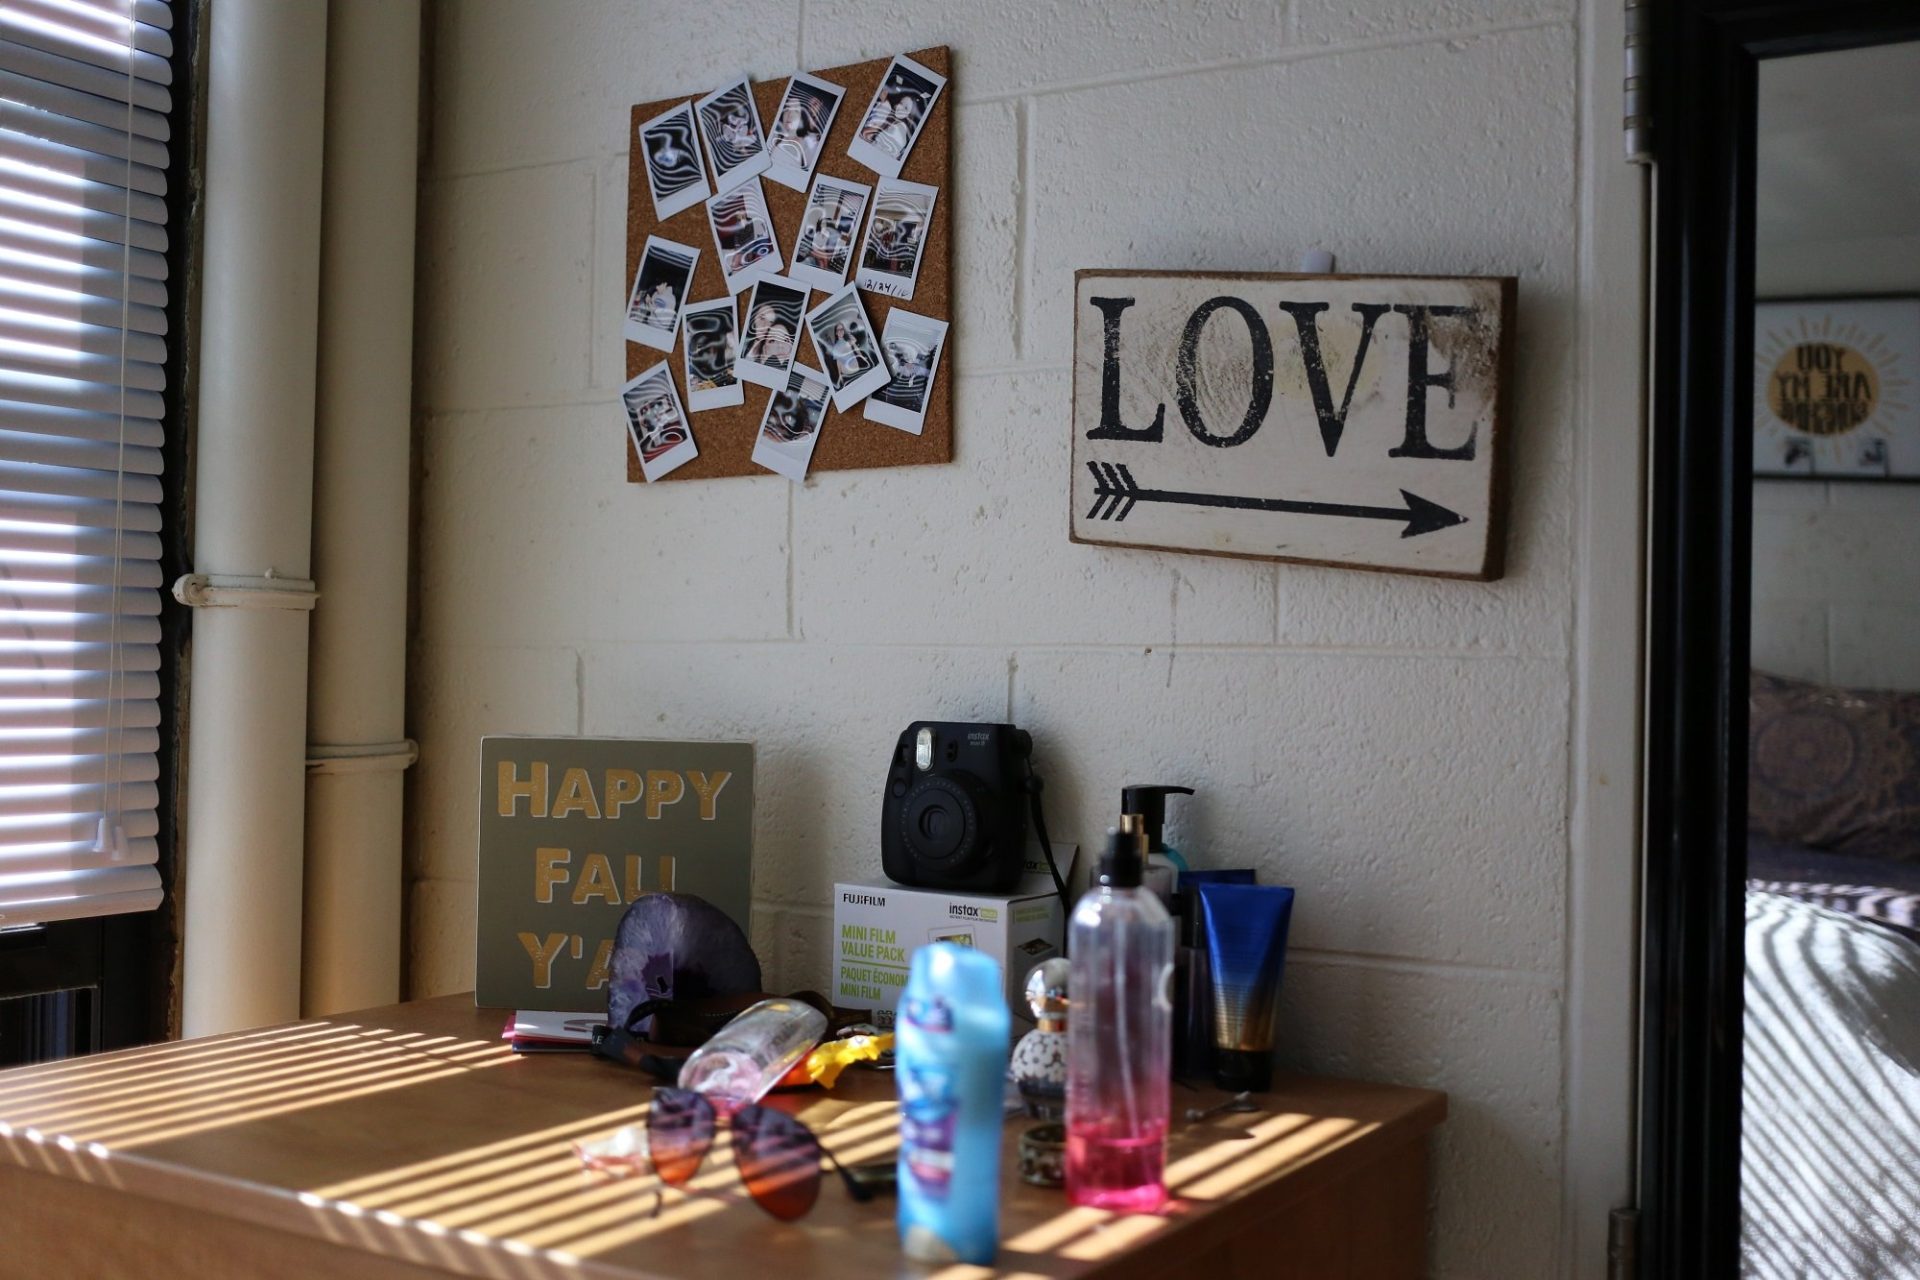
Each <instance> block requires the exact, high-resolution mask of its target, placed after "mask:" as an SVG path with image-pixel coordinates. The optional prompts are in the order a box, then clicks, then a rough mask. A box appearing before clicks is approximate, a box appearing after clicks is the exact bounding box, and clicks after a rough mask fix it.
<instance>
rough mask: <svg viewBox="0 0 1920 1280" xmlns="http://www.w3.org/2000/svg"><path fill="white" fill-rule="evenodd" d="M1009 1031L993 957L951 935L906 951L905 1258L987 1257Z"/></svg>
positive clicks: (899, 1035)
mask: <svg viewBox="0 0 1920 1280" xmlns="http://www.w3.org/2000/svg"><path fill="white" fill-rule="evenodd" d="M1010 1029H1011V1028H1010V1024H1009V1019H1008V1015H1007V997H1006V984H1005V983H1004V982H1002V981H1001V978H1000V965H999V964H998V963H997V962H996V961H995V960H994V959H993V958H992V957H991V956H987V955H985V954H983V953H981V952H978V951H975V950H973V949H972V948H970V947H962V946H956V945H954V944H953V943H950V942H933V943H929V944H927V945H926V946H924V947H921V948H920V949H919V950H918V951H915V952H914V953H913V964H912V968H911V969H910V970H909V972H908V975H907V985H906V988H905V989H904V990H903V991H901V993H900V1009H899V1016H898V1017H896V1018H895V1019H894V1027H893V1031H894V1046H893V1052H894V1073H893V1074H894V1082H895V1084H896V1085H897V1086H898V1087H899V1090H900V1168H899V1182H900V1212H899V1224H900V1248H901V1250H902V1251H903V1252H905V1253H906V1255H907V1256H908V1257H910V1258H918V1259H920V1260H922V1261H925V1262H971V1263H988V1262H992V1261H993V1255H994V1251H995V1250H996V1249H997V1248H998V1247H999V1243H1000V1130H1001V1127H1002V1119H1003V1117H1002V1115H1001V1108H1002V1098H1003V1092H1004V1088H1005V1086H1004V1083H1003V1082H1004V1081H1005V1079H1006V1074H1007V1041H1008V1036H1009V1034H1010Z"/></svg>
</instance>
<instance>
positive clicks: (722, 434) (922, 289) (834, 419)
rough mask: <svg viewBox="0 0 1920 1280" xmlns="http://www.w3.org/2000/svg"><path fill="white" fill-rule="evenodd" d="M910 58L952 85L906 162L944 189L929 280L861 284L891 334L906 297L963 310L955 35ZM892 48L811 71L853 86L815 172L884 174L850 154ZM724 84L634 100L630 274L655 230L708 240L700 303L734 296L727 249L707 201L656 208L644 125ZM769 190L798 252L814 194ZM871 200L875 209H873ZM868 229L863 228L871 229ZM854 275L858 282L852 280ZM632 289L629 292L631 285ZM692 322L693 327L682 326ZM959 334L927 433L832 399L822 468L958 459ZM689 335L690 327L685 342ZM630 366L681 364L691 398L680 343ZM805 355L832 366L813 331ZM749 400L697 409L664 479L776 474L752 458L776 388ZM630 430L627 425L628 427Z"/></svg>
mask: <svg viewBox="0 0 1920 1280" xmlns="http://www.w3.org/2000/svg"><path fill="white" fill-rule="evenodd" d="M907 56H908V57H910V58H912V59H913V60H914V61H916V62H918V63H921V64H922V65H924V66H926V67H928V68H929V69H931V70H933V71H935V72H938V73H939V74H940V75H942V76H946V77H947V78H948V80H947V86H946V89H945V91H944V92H942V93H941V94H940V95H939V97H938V98H937V99H936V100H935V103H934V107H933V111H932V113H931V114H930V115H929V116H928V117H927V121H926V124H925V125H924V127H923V128H922V129H921V131H920V135H919V137H918V139H917V140H916V141H915V143H914V146H913V150H912V151H911V152H909V153H908V155H907V160H906V164H905V165H904V166H903V167H902V168H901V170H900V177H901V178H902V179H904V180H906V181H909V182H920V183H925V184H927V185H929V186H935V187H938V188H939V189H940V195H939V199H938V201H937V202H936V204H935V206H934V214H933V221H932V223H931V225H930V226H929V227H928V230H927V237H926V247H925V250H924V252H923V256H922V259H921V264H920V275H919V280H918V283H917V284H916V286H915V288H914V293H913V299H912V301H910V302H896V301H894V300H893V299H891V298H887V297H883V296H881V295H879V294H876V293H870V292H868V291H867V290H865V289H862V290H861V291H860V294H859V296H860V300H861V302H862V303H864V304H865V306H866V310H867V317H868V319H869V320H870V321H871V323H872V325H873V330H874V332H875V333H876V334H877V333H881V332H882V331H884V330H885V328H886V322H887V314H888V312H889V311H890V310H892V308H894V307H895V306H899V307H903V308H905V309H906V310H908V311H911V312H913V313H915V314H916V315H923V316H931V317H933V318H934V319H936V320H941V321H945V322H948V323H949V324H951V322H952V319H953V314H952V313H953V235H952V227H953V217H954V207H953V191H952V179H953V163H952V156H953V95H954V85H953V81H952V76H953V71H952V58H951V54H950V51H949V50H948V49H947V47H946V46H945V45H941V46H938V47H935V48H930V49H917V50H910V51H907ZM892 60H893V59H892V56H891V55H889V56H888V57H884V58H875V59H873V60H872V61H870V62H856V63H850V64H848V65H846V66H840V67H828V68H825V69H822V70H817V71H809V73H808V74H811V75H816V76H819V77H820V78H821V79H823V80H828V81H831V82H833V83H834V84H837V85H840V86H842V87H844V88H845V89H846V96H845V98H844V99H842V101H841V104H840V109H839V111H838V112H836V113H835V115H834V119H833V126H832V128H831V130H830V131H829V132H828V134H827V140H826V144H825V146H824V147H823V148H822V150H821V153H820V159H819V163H818V167H817V169H816V173H821V174H828V175H831V176H834V177H839V178H845V179H848V180H850V181H853V182H859V183H863V184H866V185H869V186H870V185H872V184H873V183H874V181H875V175H874V173H873V171H872V170H870V169H868V168H867V167H866V166H864V165H862V164H860V163H859V162H858V161H856V160H854V159H853V158H852V157H851V156H849V155H848V154H847V144H848V143H849V142H850V141H851V140H852V138H853V134H854V130H855V129H856V128H857V127H858V125H859V123H860V120H861V115H862V111H863V109H864V108H865V106H866V104H867V103H868V101H869V100H870V99H871V98H872V97H873V92H874V90H875V89H876V88H878V87H879V84H880V79H881V77H882V76H883V75H885V74H886V70H887V66H888V64H889V63H891V62H892ZM786 85H787V77H786V76H784V75H782V76H776V77H773V78H771V79H768V80H765V81H762V82H759V83H756V84H754V86H753V95H754V101H755V104H756V105H757V106H758V107H759V111H760V118H761V120H762V121H763V122H768V121H771V120H772V119H773V115H774V112H775V110H776V109H777V108H778V107H779V105H780V97H781V94H782V93H783V92H784V91H785V89H786ZM712 87H714V86H710V85H709V86H698V87H697V88H696V89H695V91H692V92H688V93H685V94H681V95H679V96H676V97H672V98H662V99H659V100H657V101H654V102H644V103H641V104H640V105H638V106H636V107H634V108H633V117H632V124H631V127H630V129H629V133H628V136H629V140H630V141H629V149H628V161H627V275H626V283H627V284H629V285H630V284H631V283H632V281H633V277H634V275H635V273H636V272H637V271H638V270H639V266H640V255H641V252H642V250H643V249H644V247H645V245H646V243H647V237H648V236H662V237H664V238H666V239H668V240H674V241H678V242H679V243H681V244H688V245H698V246H699V247H700V259H699V262H698V263H697V264H696V266H695V268H694V275H693V284H692V287H691V288H690V289H689V291H688V301H689V303H690V304H694V305H697V304H699V303H701V302H707V301H711V300H713V299H716V298H725V297H727V296H728V293H727V284H726V280H725V279H724V278H723V276H722V275H721V270H720V259H719V254H718V253H717V252H716V251H715V247H714V242H713V233H712V231H711V230H710V229H709V227H708V225H707V214H706V209H705V207H704V206H703V205H701V204H695V205H693V206H692V207H691V208H687V209H683V210H681V211H680V212H678V213H676V214H674V215H673V216H671V217H669V218H666V219H659V218H656V217H655V216H654V205H653V200H652V196H651V193H650V192H649V190H648V187H647V177H646V163H647V162H646V156H645V153H644V152H643V151H642V150H641V144H640V133H639V130H640V125H641V124H642V123H644V122H645V121H648V120H651V119H653V118H654V117H655V116H657V115H659V114H661V113H662V112H664V111H668V110H670V109H672V108H673V107H675V106H677V105H679V104H680V103H682V102H692V101H694V100H696V99H698V98H699V97H700V96H701V95H703V94H704V93H706V92H707V90H708V89H709V88H712ZM761 186H762V188H763V190H764V191H765V193H766V200H767V210H768V213H769V214H771V216H772V219H773V229H774V235H775V237H776V238H777V240H778V241H779V245H780V249H781V253H782V255H783V257H786V258H789V259H790V258H791V255H792V252H793V242H794V237H795V235H796V233H797V231H798V229H799V225H800V217H801V213H802V211H803V209H804V208H805V205H806V193H805V192H803V191H795V190H793V189H791V188H789V187H786V186H783V185H781V184H780V183H777V182H770V181H764V182H762V184H761ZM871 212H872V210H871V202H869V208H868V210H867V214H868V216H870V215H871ZM862 230H863V232H864V226H863V228H862ZM851 278H852V276H851V273H850V274H849V280H851ZM750 294H751V290H748V291H745V292H742V293H740V294H737V295H735V296H734V309H735V321H736V324H737V325H739V324H742V323H743V322H744V311H745V308H746V306H747V299H748V298H749V296H750ZM825 297H826V294H825V293H824V292H823V291H822V290H820V289H817V288H816V289H814V290H813V291H812V293H811V295H810V297H809V300H808V303H807V305H808V306H809V307H813V306H818V305H819V304H820V303H821V301H822V300H823V299H824V298H825ZM621 298H622V300H623V302H624V300H625V298H626V293H625V292H624V291H623V292H622V294H621ZM682 328H683V330H684V326H682ZM953 336H954V335H953V332H952V330H951V329H949V331H948V335H947V341H946V349H945V350H944V351H943V352H942V355H941V360H940V367H939V372H938V375H937V376H936V377H935V378H934V381H933V386H932V388H931V390H930V392H929V397H928V401H927V407H926V418H925V422H924V424H923V425H922V428H921V433H920V434H919V435H917V436H916V435H912V434H909V433H908V432H905V431H901V430H898V429H896V428H893V427H889V426H886V425H884V424H882V423H879V422H871V421H868V420H867V419H866V418H865V417H864V416H862V412H861V410H862V406H861V405H854V406H853V407H852V408H851V409H850V410H849V411H847V412H845V413H841V412H838V411H835V410H833V409H832V408H831V407H829V409H828V412H827V417H826V422H825V424H824V425H823V426H822V427H821V428H820V436H819V442H818V444H817V445H816V446H815V448H814V453H813V461H812V466H811V468H810V470H811V471H813V472H821V471H852V470H860V469H865V468H872V467H910V466H919V465H922V464H926V463H938V462H951V461H952V460H953V373H952V370H953V361H952V342H953ZM684 341H685V333H684V332H682V334H681V335H680V338H679V342H684ZM626 349H627V376H628V377H629V378H632V377H635V376H637V375H638V374H640V373H641V372H642V371H643V370H645V369H647V368H649V367H651V366H652V365H654V364H655V363H657V362H659V361H660V360H662V359H665V360H666V361H667V363H668V367H669V368H670V369H671V371H672V374H673V381H674V385H675V386H676V387H677V388H678V390H679V393H680V398H681V401H682V402H683V403H685V402H686V400H687V384H686V371H685V367H684V362H683V361H682V359H681V352H680V348H679V344H678V343H676V345H675V348H674V350H673V351H671V352H661V351H656V350H652V349H650V348H648V347H644V346H641V345H639V344H637V343H633V342H628V343H627V344H626ZM797 359H798V361H799V363H802V364H807V365H811V366H812V367H814V368H816V369H819V368H824V367H825V365H824V362H823V361H822V360H821V358H820V353H819V352H817V351H815V350H814V347H813V340H812V338H811V336H810V335H808V334H807V333H805V332H804V331H803V332H802V333H801V335H800V338H799V346H798V353H797ZM745 390H746V397H745V400H744V402H743V403H741V404H738V405H733V406H728V407H724V408H715V409H707V410H704V411H702V412H697V413H689V414H688V422H689V423H690V424H691V425H692V428H693V436H694V441H695V443H696V444H697V445H698V447H699V450H700V454H699V456H698V457H696V458H694V459H692V460H691V461H689V462H687V463H686V464H684V465H683V466H680V467H678V468H676V469H675V470H673V471H672V472H670V473H668V474H667V475H665V476H662V477H661V478H660V480H659V483H663V484H664V483H666V482H668V481H673V480H709V479H713V478H715V477H719V476H744V475H771V474H772V472H770V471H767V470H765V469H764V468H762V467H758V466H755V465H754V464H753V462H752V461H751V456H752V453H753V445H754V438H755V436H756V435H757V434H758V432H759V429H760V418H761V415H762V414H763V413H764V412H765V410H766V406H767V398H768V397H769V396H770V395H772V394H773V393H772V392H771V391H768V390H766V389H765V388H763V387H757V386H753V385H748V386H746V388H745ZM624 434H625V433H623V435H624ZM625 438H626V440H627V480H628V481H629V482H630V483H642V482H644V477H643V476H642V475H641V472H640V459H639V456H638V455H637V454H636V453H635V452H634V448H633V441H632V438H631V436H630V435H627V436H625Z"/></svg>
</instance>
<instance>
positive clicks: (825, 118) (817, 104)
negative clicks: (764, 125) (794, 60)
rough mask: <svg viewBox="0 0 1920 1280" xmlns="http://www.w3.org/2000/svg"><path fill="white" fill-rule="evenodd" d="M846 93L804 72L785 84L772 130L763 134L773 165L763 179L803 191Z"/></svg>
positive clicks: (811, 175)
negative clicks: (785, 88)
mask: <svg viewBox="0 0 1920 1280" xmlns="http://www.w3.org/2000/svg"><path fill="white" fill-rule="evenodd" d="M846 96H847V91H846V90H845V89H843V88H841V87H840V86H839V85H837V84H833V83H832V82H830V81H827V80H822V79H820V77H818V76H810V75H807V74H805V73H804V72H802V73H800V74H798V75H796V76H794V77H793V79H791V80H789V81H787V91H786V93H785V94H784V95H782V97H781V99H780V106H779V109H778V110H776V111H775V112H774V113H773V127H772V128H770V129H768V130H767V151H768V153H769V154H770V155H771V156H772V157H773V162H772V163H771V164H770V165H768V166H767V176H768V177H769V178H772V179H773V180H774V181H775V182H778V183H779V184H781V185H782V186H787V187H792V188H793V189H794V190H795V191H805V190H806V189H807V183H808V182H809V181H810V180H811V179H812V178H813V169H814V166H815V165H817V164H819V163H820V149H821V148H822V147H824V146H826V144H827V132H828V131H829V130H830V129H832V128H833V117H834V113H835V112H837V111H839V110H840V99H842V98H844V97H846Z"/></svg>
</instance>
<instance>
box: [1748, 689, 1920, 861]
mask: <svg viewBox="0 0 1920 1280" xmlns="http://www.w3.org/2000/svg"><path fill="white" fill-rule="evenodd" d="M1748 713H1749V718H1748V726H1747V830H1748V831H1749V833H1751V834H1752V835H1754V836H1758V837H1760V838H1761V839H1765V840H1776V841H1780V842H1781V843H1784V844H1804V845H1812V846H1814V847H1815V848H1820V849H1834V850H1839V851H1842V852H1846V853H1851V854H1861V855H1866V856H1871V857H1881V858H1899V859H1903V860H1908V861H1920V693H1898V692H1891V691H1881V690H1873V689H1836V688H1833V687H1832V686H1830V685H1819V684H1809V683H1806V682H1805V681H1801V680H1788V679H1786V678H1784V677H1782V676H1772V675H1766V674H1764V673H1762V672H1758V671H1756V672H1754V673H1753V675H1752V677H1751V679H1750V681H1749V684H1748Z"/></svg>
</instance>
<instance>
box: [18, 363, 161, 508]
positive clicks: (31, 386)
mask: <svg viewBox="0 0 1920 1280" xmlns="http://www.w3.org/2000/svg"><path fill="white" fill-rule="evenodd" d="M9 401H11V402H13V403H15V404H37V405H46V406H48V407H50V408H56V409H86V410H90V411H92V412H94V413H119V412H121V411H122V409H123V407H124V411H125V412H126V413H127V415H128V416H129V417H135V418H151V419H153V420H154V421H156V422H157V421H159V419H160V417H161V403H162V402H161V400H160V397H159V395H157V394H156V393H154V392H152V391H130V392H128V393H127V396H126V399H125V401H124V404H123V402H122V400H121V398H120V388H118V387H111V386H101V385H97V384H95V383H90V382H82V381H79V380H78V379H74V378H61V377H51V376H49V375H46V374H40V373H28V372H26V371H24V370H23V371H20V372H17V373H16V372H14V371H13V370H11V369H7V368H6V367H4V366H3V365H0V413H4V412H5V411H6V402H9ZM141 501H144V499H141Z"/></svg>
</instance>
